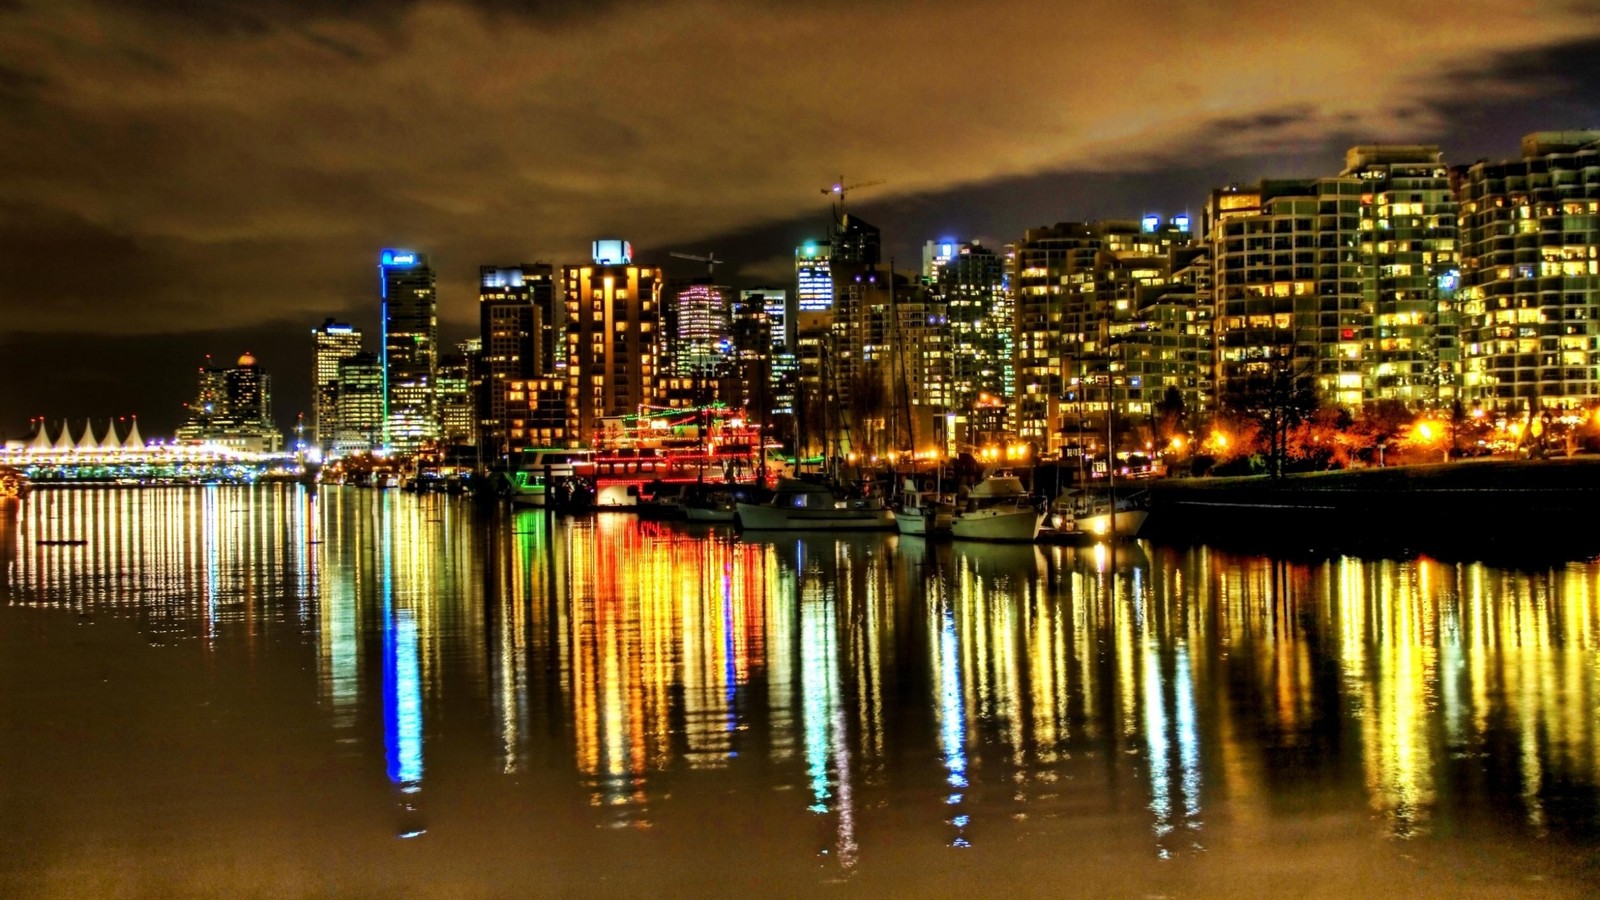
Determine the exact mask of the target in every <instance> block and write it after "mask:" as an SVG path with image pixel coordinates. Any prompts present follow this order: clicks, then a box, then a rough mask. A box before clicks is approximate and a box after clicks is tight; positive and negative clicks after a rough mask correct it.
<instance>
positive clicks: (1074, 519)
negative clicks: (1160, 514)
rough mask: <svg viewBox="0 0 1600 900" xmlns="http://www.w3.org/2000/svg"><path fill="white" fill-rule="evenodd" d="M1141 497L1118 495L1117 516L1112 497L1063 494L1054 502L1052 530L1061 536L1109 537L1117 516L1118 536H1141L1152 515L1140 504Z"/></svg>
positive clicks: (1051, 516)
mask: <svg viewBox="0 0 1600 900" xmlns="http://www.w3.org/2000/svg"><path fill="white" fill-rule="evenodd" d="M1139 499H1140V498H1139V497H1138V496H1131V497H1118V498H1117V500H1116V504H1115V512H1116V515H1115V516H1113V515H1112V511H1113V505H1112V501H1111V498H1109V497H1106V496H1093V495H1088V494H1080V493H1076V492H1069V493H1065V494H1062V495H1061V497H1059V498H1057V500H1056V502H1055V503H1054V504H1052V509H1051V514H1050V519H1051V521H1052V523H1053V525H1054V527H1053V529H1052V530H1053V531H1054V532H1056V533H1058V534H1061V535H1073V534H1079V535H1088V536H1092V537H1096V538H1103V537H1109V536H1110V535H1111V534H1112V529H1113V519H1115V526H1114V527H1115V529H1116V536H1117V537H1120V538H1133V537H1138V536H1139V531H1140V529H1142V528H1144V523H1145V519H1146V518H1148V517H1149V515H1150V513H1149V511H1148V510H1146V509H1144V508H1143V506H1142V505H1141V504H1140V502H1139Z"/></svg>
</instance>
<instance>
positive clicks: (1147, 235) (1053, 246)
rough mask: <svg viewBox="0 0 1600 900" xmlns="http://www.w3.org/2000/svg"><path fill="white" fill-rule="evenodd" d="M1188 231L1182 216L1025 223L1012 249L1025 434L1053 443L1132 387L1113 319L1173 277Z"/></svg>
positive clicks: (1084, 426) (1017, 405) (1018, 413)
mask: <svg viewBox="0 0 1600 900" xmlns="http://www.w3.org/2000/svg"><path fill="white" fill-rule="evenodd" d="M1189 240H1190V234H1189V220H1188V218H1187V217H1185V216H1176V217H1174V218H1173V219H1172V220H1170V221H1167V222H1163V221H1162V220H1161V219H1160V218H1159V217H1156V216H1146V217H1145V218H1143V219H1141V220H1138V221H1131V220H1129V221H1124V220H1108V221H1102V222H1088V223H1063V224H1059V225H1056V226H1054V227H1051V228H1030V229H1028V231H1027V232H1026V235H1025V237H1024V239H1023V241H1022V242H1021V243H1019V244H1017V245H1015V246H1014V247H1013V248H1012V253H1013V255H1012V256H1011V257H1010V261H1011V265H1012V268H1013V271H1012V273H1011V279H1012V293H1013V303H1014V309H1013V321H1014V322H1015V330H1014V332H1013V348H1012V358H1013V360H1014V367H1015V373H1016V375H1015V377H1016V393H1015V396H1014V401H1013V408H1014V410H1015V413H1014V415H1015V421H1016V430H1017V434H1018V436H1019V437H1020V438H1022V439H1023V440H1025V441H1030V442H1032V443H1034V444H1036V445H1037V446H1038V447H1040V448H1041V450H1044V451H1046V452H1049V451H1053V450H1055V449H1056V448H1058V447H1060V446H1062V445H1063V443H1064V441H1065V440H1066V439H1067V438H1066V436H1067V435H1068V434H1069V432H1070V433H1077V434H1082V433H1095V432H1097V431H1099V430H1100V427H1101V426H1100V425H1099V424H1094V423H1096V422H1098V423H1104V422H1105V416H1106V415H1107V412H1108V410H1109V408H1110V407H1109V404H1110V402H1111V397H1112V396H1113V394H1114V393H1118V389H1119V387H1120V388H1123V389H1126V387H1127V385H1126V384H1120V385H1119V381H1120V380H1122V379H1123V378H1124V377H1125V376H1123V375H1122V374H1121V373H1119V372H1117V371H1115V370H1114V368H1113V360H1112V355H1111V333H1112V330H1113V326H1114V325H1115V324H1116V323H1117V322H1125V321H1128V320H1131V319H1132V318H1133V317H1134V313H1135V308H1136V300H1137V295H1138V291H1139V289H1140V288H1141V287H1145V286H1149V285H1156V284H1162V283H1164V282H1165V281H1166V280H1167V278H1168V274H1169V259H1168V256H1169V253H1170V251H1171V250H1172V249H1173V248H1174V247H1177V246H1182V245H1185V244H1187V243H1188V242H1189ZM1133 402H1135V403H1143V402H1144V399H1143V397H1142V395H1141V396H1140V397H1139V398H1138V399H1135V400H1134V401H1133ZM1130 411H1131V410H1130Z"/></svg>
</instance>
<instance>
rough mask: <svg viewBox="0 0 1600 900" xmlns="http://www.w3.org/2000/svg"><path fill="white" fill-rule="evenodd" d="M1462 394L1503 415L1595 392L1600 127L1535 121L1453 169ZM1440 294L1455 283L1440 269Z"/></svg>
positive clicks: (1599, 361) (1599, 325)
mask: <svg viewBox="0 0 1600 900" xmlns="http://www.w3.org/2000/svg"><path fill="white" fill-rule="evenodd" d="M1458 179H1459V187H1458V197H1459V198H1460V204H1461V206H1460V217H1461V275H1460V284H1461V287H1460V300H1461V346H1462V350H1463V357H1464V358H1463V367H1464V369H1465V372H1464V377H1463V382H1462V393H1463V396H1464V399H1466V400H1468V401H1470V402H1472V403H1474V404H1476V405H1478V406H1480V407H1481V408H1484V409H1486V410H1493V411H1498V412H1502V413H1505V414H1508V415H1515V414H1518V413H1521V414H1523V415H1529V416H1531V415H1534V414H1536V413H1537V412H1538V411H1539V410H1550V409H1556V408H1563V407H1565V408H1585V407H1590V406H1593V405H1594V404H1595V403H1596V402H1597V399H1600V232H1597V228H1600V131H1576V132H1571V131H1559V132H1535V133H1533V134H1530V135H1527V136H1526V137H1524V138H1523V139H1522V158H1521V159H1519V160H1512V161H1506V162H1499V163H1491V162H1480V163H1477V164H1476V165H1473V166H1471V167H1469V168H1467V169H1466V170H1465V171H1464V172H1460V173H1458ZM1436 280H1437V283H1438V286H1439V289H1440V291H1441V294H1447V293H1448V292H1449V290H1450V289H1451V288H1454V287H1455V286H1456V285H1455V276H1454V275H1453V273H1451V272H1449V271H1443V272H1438V273H1436Z"/></svg>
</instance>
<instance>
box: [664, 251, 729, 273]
mask: <svg viewBox="0 0 1600 900" xmlns="http://www.w3.org/2000/svg"><path fill="white" fill-rule="evenodd" d="M668 255H669V256H672V257H675V258H677V259H687V260H692V261H694V262H702V263H705V264H706V274H707V275H709V276H711V277H712V278H715V277H717V266H719V265H721V264H723V263H725V262H727V260H725V259H717V255H716V254H715V253H707V254H706V255H705V256H695V255H694V254H693V253H679V252H677V251H676V250H674V251H672V253H670V254H668Z"/></svg>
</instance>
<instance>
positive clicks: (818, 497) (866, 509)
mask: <svg viewBox="0 0 1600 900" xmlns="http://www.w3.org/2000/svg"><path fill="white" fill-rule="evenodd" d="M735 508H736V510H737V514H738V521H739V525H740V527H742V528H744V529H745V530H746V531H887V530H889V529H890V528H893V527H895V526H894V513H892V512H890V511H889V509H888V507H886V506H884V505H883V501H882V500H881V499H879V498H877V497H862V498H854V499H840V498H839V497H837V496H835V495H834V492H833V489H831V488H829V487H828V486H827V485H822V484H813V483H811V482H808V481H790V480H788V479H784V480H781V481H779V482H778V492H777V493H776V494H774V495H773V497H772V499H771V500H770V501H768V502H766V503H739V504H736V506H735Z"/></svg>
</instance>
